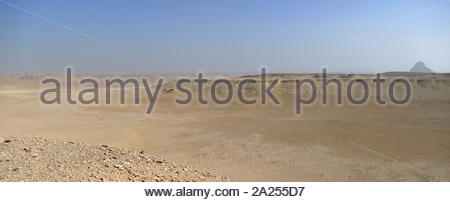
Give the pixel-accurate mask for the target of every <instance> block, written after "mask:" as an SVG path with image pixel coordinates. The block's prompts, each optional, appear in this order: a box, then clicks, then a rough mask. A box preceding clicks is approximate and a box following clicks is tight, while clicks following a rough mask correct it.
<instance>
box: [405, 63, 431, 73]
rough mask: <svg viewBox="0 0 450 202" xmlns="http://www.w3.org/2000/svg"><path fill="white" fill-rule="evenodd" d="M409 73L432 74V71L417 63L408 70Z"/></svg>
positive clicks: (423, 64)
mask: <svg viewBox="0 0 450 202" xmlns="http://www.w3.org/2000/svg"><path fill="white" fill-rule="evenodd" d="M409 72H416V73H434V71H433V70H431V69H430V68H428V67H427V66H425V63H423V62H417V63H416V64H415V65H414V67H413V68H412V69H411V70H409Z"/></svg>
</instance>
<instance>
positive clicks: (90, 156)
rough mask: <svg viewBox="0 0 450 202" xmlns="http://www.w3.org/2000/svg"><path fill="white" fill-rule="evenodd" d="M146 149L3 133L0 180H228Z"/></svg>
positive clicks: (0, 142) (0, 138)
mask: <svg viewBox="0 0 450 202" xmlns="http://www.w3.org/2000/svg"><path fill="white" fill-rule="evenodd" d="M224 180H227V178H225V177H216V176H214V175H212V174H210V173H206V172H200V171H197V170H195V169H191V168H188V167H186V166H183V165H181V164H178V163H171V162H167V161H165V160H162V159H157V158H155V157H152V156H150V155H148V154H144V152H135V151H129V150H125V149H117V148H112V147H109V146H107V145H101V146H95V145H88V144H83V143H78V142H65V141H57V140H49V139H46V138H41V137H6V138H4V137H3V138H2V137H0V181H146V182H174V181H175V182H176V181H224Z"/></svg>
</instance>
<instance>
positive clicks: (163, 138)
mask: <svg viewBox="0 0 450 202" xmlns="http://www.w3.org/2000/svg"><path fill="white" fill-rule="evenodd" d="M385 76H388V77H393V76H401V77H404V78H407V79H410V80H411V82H412V84H413V88H414V89H413V99H412V102H411V103H409V104H407V105H404V106H393V105H390V104H388V105H383V106H380V105H376V104H374V102H373V100H374V99H373V95H370V99H369V100H372V101H371V102H369V103H367V104H365V105H363V106H353V105H350V104H348V103H344V104H343V105H339V106H338V105H336V104H335V102H334V101H335V100H334V99H335V96H333V94H334V93H335V92H336V91H335V90H333V86H330V89H329V92H330V93H331V96H330V100H329V103H330V104H329V105H325V106H324V105H320V104H313V105H310V106H305V107H304V108H303V109H302V110H303V113H302V114H301V115H296V114H295V113H294V112H295V110H294V108H293V107H294V103H293V99H294V98H295V96H294V95H293V93H294V92H295V91H294V88H293V87H294V82H293V81H292V79H296V78H317V75H273V77H274V78H275V77H276V78H282V79H283V80H284V81H285V82H280V83H279V85H277V87H276V89H275V90H274V91H276V93H275V94H276V95H277V96H279V98H280V99H281V101H282V104H281V105H275V104H268V105H260V104H258V105H250V106H245V105H241V104H237V103H233V104H230V105H226V106H218V105H214V104H209V105H207V106H202V105H199V104H195V103H194V104H190V105H186V106H180V105H176V104H174V102H175V99H176V98H180V99H181V98H184V97H183V96H184V95H183V94H180V93H178V92H176V91H172V90H170V89H173V88H174V83H170V82H169V83H166V82H165V85H164V87H163V90H164V91H163V92H164V93H161V94H160V96H159V97H158V104H157V106H155V109H154V111H153V113H152V114H151V115H146V114H145V110H146V107H147V105H146V103H145V102H144V104H143V105H140V106H135V105H133V104H126V105H119V104H112V105H104V104H100V105H89V106H83V105H78V104H77V105H69V104H67V103H65V104H61V105H43V104H41V103H40V101H39V94H40V92H41V90H42V86H41V84H40V80H41V79H42V78H43V77H40V76H1V77H0V79H1V80H0V128H1V130H0V137H6V136H16V137H23V136H39V137H46V138H49V139H59V140H62V141H76V142H83V143H88V144H95V145H102V144H107V145H110V146H113V147H117V148H124V149H129V150H135V151H141V150H142V151H145V152H146V153H149V154H151V155H152V156H158V157H161V158H165V159H167V160H168V161H176V162H181V163H183V164H185V165H188V166H190V167H192V168H195V169H199V170H204V171H208V172H211V173H214V174H216V175H218V176H227V177H229V178H230V179H231V180H232V181H450V124H449V123H450V75H449V74H403V73H389V74H385ZM166 77H167V75H166ZM334 77H337V78H340V79H341V80H342V81H346V80H348V79H351V78H352V77H359V78H366V79H368V78H373V75H334ZM62 78H63V77H61V79H62ZM151 78H155V77H151ZM99 79H100V80H101V79H103V77H100V78H99ZM170 79H174V77H171V78H170ZM233 79H239V78H236V77H233ZM150 81H152V80H151V79H150ZM153 81H154V80H153ZM74 82H76V81H74ZM63 88H64V86H63ZM192 88H193V87H192ZM318 88H319V89H320V86H319V87H318ZM370 88H371V89H372V88H373V86H370ZM246 89H247V90H248V91H247V92H246V96H249V97H252V96H254V97H258V96H259V95H258V93H259V90H258V88H257V87H256V86H248V87H247V88H246ZM385 89H387V88H385ZM219 91H220V89H219ZM100 92H101V93H102V92H104V91H103V90H100ZM302 92H303V91H302ZM304 92H306V93H307V92H308V90H307V89H306V90H305V91H304ZM344 92H345V91H344ZM63 94H64V93H63ZM219 94H220V93H219ZM319 94H320V93H319ZM143 95H145V94H143ZM344 95H345V94H344ZM129 97H131V96H129ZM63 98H64V95H63ZM194 99H195V97H194ZM317 100H318V101H317V102H320V101H321V97H318V98H317ZM144 101H145V100H144ZM344 101H345V99H344ZM101 103H102V102H101ZM130 103H131V102H130ZM0 164H1V163H0ZM22 169H29V168H22ZM0 173H1V174H0V175H2V174H3V173H5V171H1V172H0Z"/></svg>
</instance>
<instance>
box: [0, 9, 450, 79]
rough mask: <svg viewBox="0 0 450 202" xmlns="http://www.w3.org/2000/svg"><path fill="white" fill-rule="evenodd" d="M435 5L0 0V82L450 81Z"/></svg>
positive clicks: (447, 40)
mask: <svg viewBox="0 0 450 202" xmlns="http://www.w3.org/2000/svg"><path fill="white" fill-rule="evenodd" d="M5 1H6V2H9V3H12V4H14V5H15V6H16V7H14V6H11V5H8V4H7V3H5ZM443 2H444V1H443V0H364V1H362V0H350V1H335V0H330V1H320V0H315V1H283V0H272V1H264V0H221V1H220V0H189V1H188V0H178V1H175V0H157V1H156V0H147V1H125V0H122V1H113V0H101V1H92V0H91V1H81V0H73V1H66V0H59V1H54V0H52V1H50V0H36V1H31V0H28V1H22V0H19V1H16V0H0V73H20V72H33V73H62V72H63V71H64V67H65V66H67V65H71V66H73V68H74V69H75V71H76V72H78V73H143V72H170V73H174V72H180V73H196V72H198V71H204V72H206V73H208V72H210V73H213V72H232V73H235V72H246V73H251V72H256V71H257V70H258V69H259V67H260V66H266V67H268V68H269V71H270V72H319V71H320V69H321V68H322V67H324V66H327V68H328V69H329V71H334V72H369V73H374V72H383V71H407V70H409V69H410V68H411V67H412V66H413V65H414V63H415V62H417V61H419V60H420V61H424V62H425V63H426V64H427V66H428V67H430V68H431V69H433V70H435V71H438V72H450V3H449V2H444V3H443ZM20 8H21V9H26V10H27V11H28V12H33V14H34V15H33V14H30V13H27V11H24V10H20ZM36 15H39V16H41V17H38V16H36ZM43 18H45V19H43ZM57 23H59V24H57ZM96 39H99V40H100V41H98V40H96Z"/></svg>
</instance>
